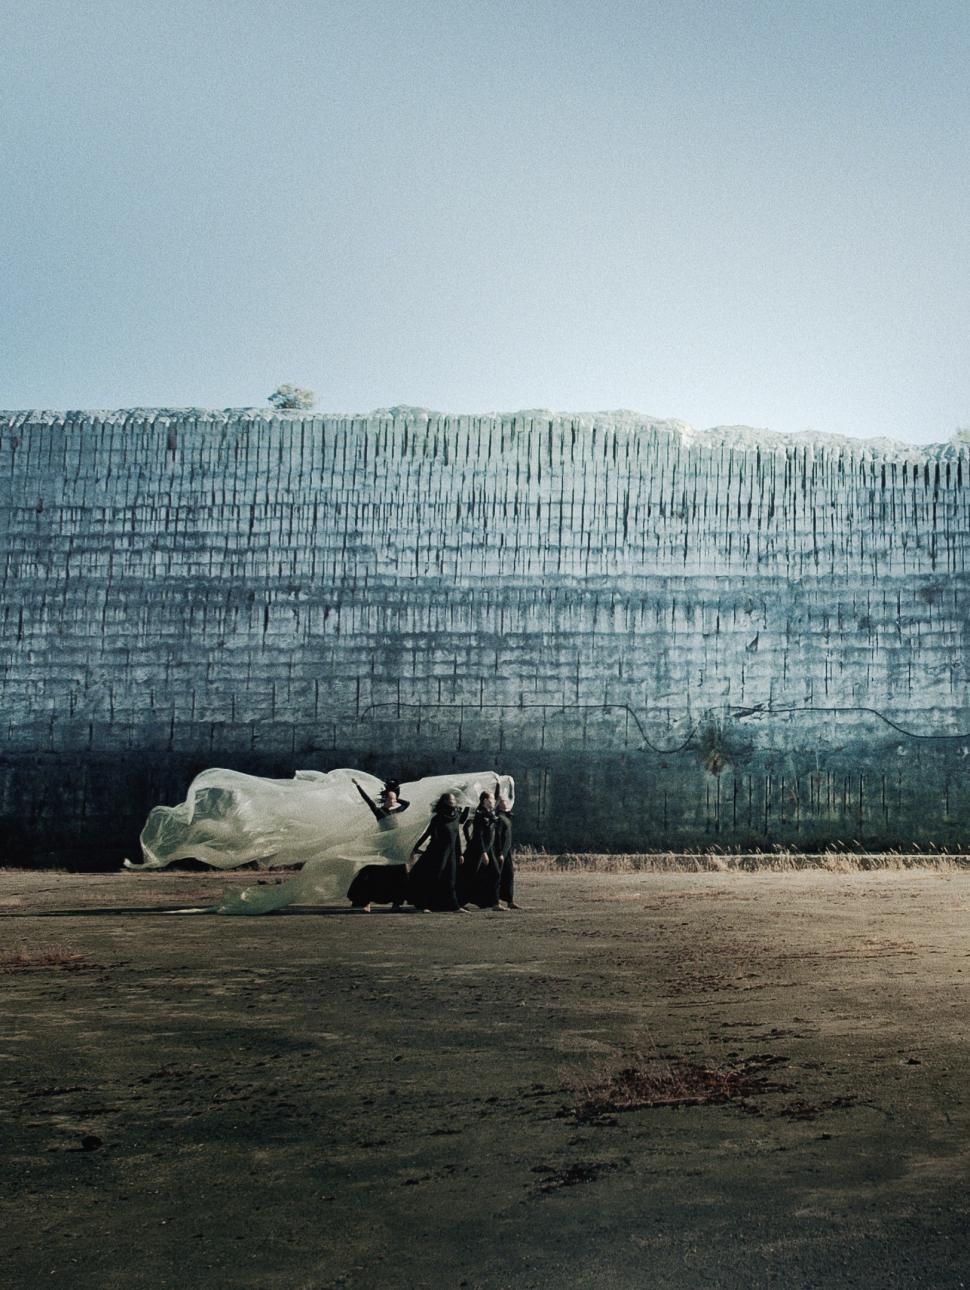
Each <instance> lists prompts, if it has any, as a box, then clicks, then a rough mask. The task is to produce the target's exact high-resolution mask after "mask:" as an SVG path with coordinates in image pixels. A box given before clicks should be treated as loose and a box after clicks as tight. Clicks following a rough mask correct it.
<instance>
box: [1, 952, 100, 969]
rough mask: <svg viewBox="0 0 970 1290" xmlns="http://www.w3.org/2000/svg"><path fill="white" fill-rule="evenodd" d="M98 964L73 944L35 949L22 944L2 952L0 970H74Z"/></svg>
mask: <svg viewBox="0 0 970 1290" xmlns="http://www.w3.org/2000/svg"><path fill="white" fill-rule="evenodd" d="M97 966H98V965H97V964H96V963H93V962H92V961H91V959H89V958H88V956H87V955H86V954H82V953H81V951H80V950H76V949H75V948H74V947H73V946H72V945H44V946H38V947H36V948H34V949H28V948H27V946H25V945H22V946H21V947H20V948H19V949H16V950H6V951H4V952H3V953H0V972H36V971H39V970H43V969H61V970H63V971H67V972H74V971H77V970H78V969H80V968H93V967H97Z"/></svg>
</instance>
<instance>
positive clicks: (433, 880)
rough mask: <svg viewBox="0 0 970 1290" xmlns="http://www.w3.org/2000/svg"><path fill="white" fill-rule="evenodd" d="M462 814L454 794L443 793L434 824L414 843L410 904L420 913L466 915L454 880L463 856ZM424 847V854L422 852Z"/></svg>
mask: <svg viewBox="0 0 970 1290" xmlns="http://www.w3.org/2000/svg"><path fill="white" fill-rule="evenodd" d="M459 837H460V813H459V810H458V803H457V800H456V798H455V795H454V793H442V795H441V797H439V798H438V801H437V802H436V803H435V808H434V814H433V815H432V817H431V823H430V824H429V825H428V827H427V828H426V829H425V831H424V833H423V834H422V835H421V837H420V838H418V841H417V842H416V843H415V846H414V851H413V852H412V855H416V856H417V857H418V858H417V859H416V860H415V862H414V864H413V865H412V866H411V872H410V873H409V875H408V883H407V892H408V900H409V901H410V902H411V904H412V905H414V906H416V907H417V908H418V909H430V910H435V911H440V912H443V913H444V912H448V913H464V912H466V911H464V910H462V909H461V907H460V906H459V904H458V896H457V893H456V891H455V880H456V878H457V873H458V860H459V856H460V842H459ZM423 843H427V846H426V847H425V849H424V851H420V852H419V848H420V847H421V846H422V844H423Z"/></svg>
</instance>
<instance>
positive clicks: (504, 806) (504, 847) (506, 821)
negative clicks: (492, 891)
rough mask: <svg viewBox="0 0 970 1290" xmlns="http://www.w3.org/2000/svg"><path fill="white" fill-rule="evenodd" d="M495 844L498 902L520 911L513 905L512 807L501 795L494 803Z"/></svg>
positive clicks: (493, 850)
mask: <svg viewBox="0 0 970 1290" xmlns="http://www.w3.org/2000/svg"><path fill="white" fill-rule="evenodd" d="M495 808H496V809H495V843H494V846H493V848H492V854H493V855H494V856H495V859H496V861H497V863H498V865H499V868H500V871H501V873H500V877H499V884H498V895H499V900H504V901H505V904H506V906H507V907H508V908H509V909H520V908H521V906H520V905H517V904H516V903H515V862H514V860H513V859H512V856H513V853H514V850H515V848H514V846H513V843H512V806H511V803H510V802H509V799H508V798H507V797H503V796H502V795H501V794H500V795H499V798H498V800H497V802H496V803H495Z"/></svg>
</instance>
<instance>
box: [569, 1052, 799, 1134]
mask: <svg viewBox="0 0 970 1290" xmlns="http://www.w3.org/2000/svg"><path fill="white" fill-rule="evenodd" d="M786 1060H787V1059H786V1058H784V1057H778V1056H775V1055H774V1054H771V1053H764V1054H757V1055H755V1056H752V1057H747V1058H744V1059H742V1060H741V1061H739V1062H732V1063H730V1064H715V1063H713V1062H703V1063H698V1062H688V1061H683V1060H681V1059H680V1058H665V1057H659V1056H650V1057H642V1056H637V1057H636V1058H634V1059H633V1062H632V1064H629V1065H612V1066H608V1067H605V1068H603V1069H601V1070H598V1071H594V1072H592V1073H590V1074H588V1075H578V1076H576V1075H574V1076H573V1077H571V1078H568V1079H567V1082H566V1089H567V1091H568V1092H570V1093H571V1094H572V1096H573V1099H574V1100H573V1104H572V1106H571V1107H569V1108H567V1112H566V1113H567V1114H572V1115H575V1117H576V1118H577V1119H578V1120H585V1121H596V1120H602V1118H603V1116H608V1115H611V1114H613V1113H615V1112H619V1111H636V1110H639V1109H641V1108H648V1107H661V1106H719V1105H723V1104H724V1103H725V1102H743V1101H745V1100H746V1099H747V1098H749V1097H754V1096H756V1095H757V1094H759V1093H767V1092H775V1091H780V1090H784V1089H786V1088H787V1086H786V1085H783V1084H777V1083H774V1082H773V1081H771V1080H769V1079H768V1077H767V1074H766V1072H767V1071H768V1070H770V1069H771V1068H772V1067H773V1066H777V1065H779V1064H783V1063H784V1062H785V1061H786Z"/></svg>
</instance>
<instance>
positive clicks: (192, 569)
mask: <svg viewBox="0 0 970 1290" xmlns="http://www.w3.org/2000/svg"><path fill="white" fill-rule="evenodd" d="M968 454H970V443H968V441H967V440H966V439H965V438H957V439H955V440H954V441H952V442H951V443H950V444H948V445H945V446H942V447H936V448H932V449H926V450H923V449H916V448H902V447H900V446H898V445H895V446H894V445H888V444H886V445H878V444H872V443H870V444H861V443H854V442H850V441H840V440H832V439H828V440H825V439H821V438H815V439H811V438H799V437H795V438H784V437H781V436H771V435H761V436H758V435H755V434H753V433H752V432H743V431H721V432H711V433H709V434H704V435H698V434H695V433H692V432H689V431H686V430H684V429H683V428H680V427H678V426H676V425H674V424H671V423H658V424H651V423H649V422H644V421H642V420H640V421H638V420H636V419H635V418H629V417H614V418H611V417H607V416H604V417H600V418H596V419H595V420H590V419H588V418H587V419H584V420H580V419H570V418H552V417H551V416H548V415H546V416H543V415H539V414H537V415H535V416H531V415H521V414H520V415H519V416H517V417H514V418H513V417H504V418H494V417H472V418H467V417H462V418H439V417H431V418H428V417H427V416H424V415H421V414H418V413H414V412H403V413H399V414H397V415H394V416H392V415H387V416H377V417H372V418H370V419H356V420H351V419H334V418H326V419H325V418H322V417H315V416H312V415H295V416H291V417H286V418H279V417H273V418H271V419H265V418H264V417H262V416H260V414H258V413H239V414H221V413H195V412H180V413H162V412H150V413H130V414H123V413H114V414H100V413H99V414H93V413H92V414H83V413H70V414H67V415H65V416H52V415H50V414H7V415H6V416H4V417H0V511H2V525H3V532H4V535H5V537H4V543H3V550H2V578H3V609H2V633H3V654H2V665H0V666H2V672H0V687H2V721H3V725H2V727H0V729H2V731H3V744H4V755H3V761H2V765H0V818H2V822H3V828H4V830H5V837H6V844H5V845H6V848H7V851H8V853H9V852H10V851H15V852H21V853H22V852H27V853H31V854H35V853H38V852H56V853H59V854H62V855H66V854H68V853H72V854H76V855H77V856H83V855H87V856H91V855H92V854H94V853H95V852H97V853H98V854H100V855H102V856H103V857H104V859H105V860H107V861H111V862H113V861H116V860H117V858H118V856H119V854H120V853H121V852H122V851H124V850H127V851H128V853H129V854H130V853H131V852H132V848H133V847H134V845H135V842H134V839H135V836H136V835H137V831H138V827H139V826H140V823H141V821H142V819H143V817H144V814H145V811H146V810H147V808H148V807H149V806H150V805H152V804H153V803H154V802H155V801H157V800H167V801H175V800H178V799H180V798H181V796H182V791H183V789H184V786H185V783H186V782H187V779H188V777H189V776H190V775H191V774H192V773H193V772H194V771H195V770H198V769H200V768H202V767H204V766H208V765H213V764H218V765H229V766H233V767H236V768H239V769H250V770H254V771H258V772H261V773H267V772H269V773H277V774H283V775H288V774H290V773H291V772H292V770H293V769H294V768H296V767H321V768H324V767H329V766H333V765H341V764H343V765H347V764H351V765H360V766H362V767H366V768H370V769H374V770H376V771H377V772H378V773H381V772H385V773H396V774H397V775H399V776H400V777H401V778H407V777H410V776H412V775H415V774H420V773H424V772H427V771H430V770H432V769H440V768H443V767H446V766H450V765H463V764H464V765H471V764H476V765H479V764H494V765H497V766H499V765H500V766H501V767H502V768H503V769H505V770H508V771H510V772H511V773H512V774H514V775H515V776H516V777H517V780H518V783H519V786H520V791H521V803H520V812H519V815H520V821H521V823H520V836H526V837H529V838H531V839H532V840H534V841H537V842H542V843H545V844H546V845H548V846H551V847H554V848H562V847H581V846H593V847H596V848H599V849H610V848H613V849H617V848H629V847H636V848H652V847H659V846H687V845H690V846H700V845H704V844H707V843H722V844H743V845H766V844H771V843H773V842H789V841H790V842H796V843H801V844H803V845H806V846H815V845H819V844H822V843H825V842H827V841H832V840H834V839H841V840H845V841H849V840H852V839H858V840H860V841H862V842H863V843H866V844H894V845H909V844H910V843H912V842H920V843H926V842H935V843H939V844H942V845H948V846H970V786H968V782H967V781H968V773H967V772H968V769H970V760H968V752H970V686H968V677H970V661H968V657H970V656H968V652H967V646H968V643H970V641H968V636H970V616H968V608H967V607H968V604H970V601H968V590H970V585H968V584H970V571H968V567H967V566H968V557H970V511H968V508H970V455H968ZM965 732H966V733H965Z"/></svg>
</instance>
